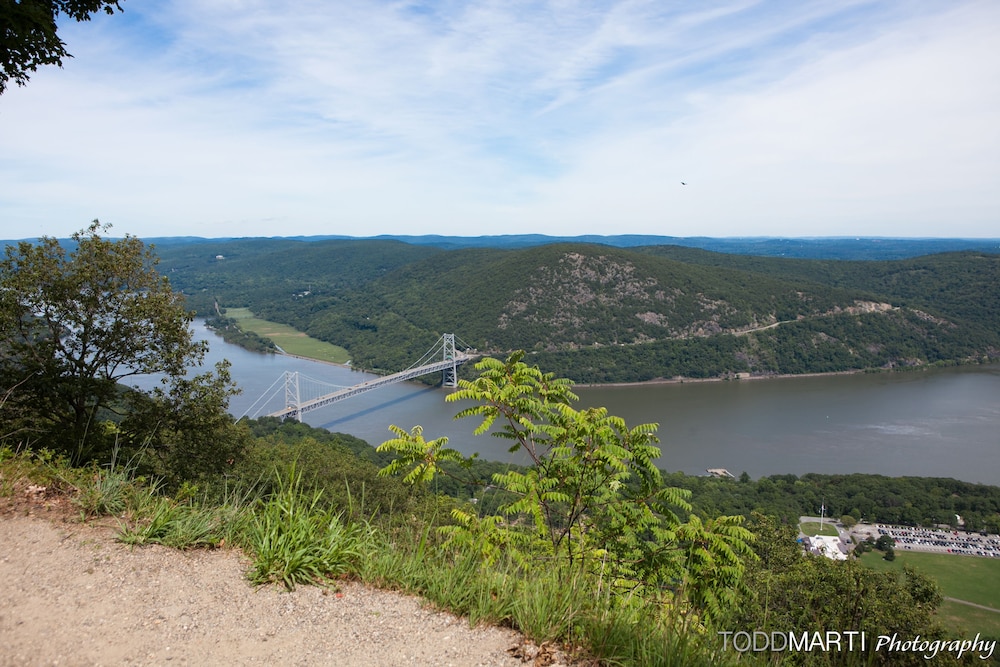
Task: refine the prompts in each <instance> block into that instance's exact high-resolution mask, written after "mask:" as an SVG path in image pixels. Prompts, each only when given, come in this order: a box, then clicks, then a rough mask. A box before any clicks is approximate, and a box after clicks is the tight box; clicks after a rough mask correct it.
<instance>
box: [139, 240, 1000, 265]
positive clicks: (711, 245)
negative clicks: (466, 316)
mask: <svg viewBox="0 0 1000 667" xmlns="http://www.w3.org/2000/svg"><path fill="white" fill-rule="evenodd" d="M144 240H146V241H148V242H151V243H155V244H157V245H159V246H168V245H171V246H172V245H177V244H187V243H196V244H200V245H204V244H212V243H218V242H230V241H236V240H238V239H231V238H224V239H204V238H198V237H191V236H184V237H166V238H149V239H144ZM271 240H275V241H280V240H292V241H305V242H315V241H330V240H340V241H347V240H351V241H358V240H376V241H400V242H403V243H406V244H409V245H417V246H431V247H434V248H440V249H444V250H455V249H459V248H506V249H517V248H529V247H532V246H539V245H550V244H552V243H597V244H600V245H609V246H614V247H616V248H636V247H640V246H680V247H685V248H700V249H702V250H711V251H713V252H720V253H725V254H735V255H758V256H762V257H797V258H806V259H868V260H877V259H902V258H906V257H917V256H919V255H930V254H935V253H941V252H957V251H962V250H972V251H976V252H985V253H1000V238H997V239H960V238H881V237H817V238H780V237H763V236H761V237H754V236H748V237H725V238H712V237H707V236H695V237H678V236H655V235H645V234H620V235H610V236H601V235H583V236H546V235H544V234H506V235H497V236H441V235H435V234H426V235H421V236H405V235H382V236H374V237H363V238H362V237H354V236H335V235H329V236H293V237H285V238H283V239H282V238H276V239H271Z"/></svg>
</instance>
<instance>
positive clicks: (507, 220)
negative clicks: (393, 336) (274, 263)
mask: <svg viewBox="0 0 1000 667" xmlns="http://www.w3.org/2000/svg"><path fill="white" fill-rule="evenodd" d="M123 6H124V7H125V10H126V14H125V16H124V17H123V16H115V17H108V18H104V17H101V18H99V19H98V20H95V21H94V22H92V23H87V24H81V25H79V26H77V25H72V26H68V31H67V35H69V37H70V39H68V40H67V41H68V42H69V47H70V50H71V51H72V52H73V53H74V54H75V55H76V58H75V59H74V60H71V61H69V62H68V63H67V66H66V67H65V69H63V70H54V69H49V70H44V71H40V72H39V73H37V74H36V75H35V76H34V77H33V78H32V81H31V82H30V83H29V85H28V87H26V88H24V89H13V90H10V91H8V92H7V93H6V94H5V95H4V96H3V97H0V145H2V146H4V150H3V152H2V153H0V236H3V237H9V236H32V235H37V234H40V233H45V234H56V235H64V234H68V233H70V232H72V231H74V230H76V229H79V228H81V227H83V226H84V225H85V224H86V222H87V221H89V220H90V219H91V218H94V217H100V218H101V219H102V220H104V221H108V222H112V223H114V225H115V228H114V231H115V232H117V233H124V232H131V233H137V234H140V235H169V234H198V235H203V236H213V235H291V234H319V233H344V234H357V235H368V234H378V233H457V234H479V233H505V232H510V233H516V232H526V231H531V232H538V231H541V232H548V233H553V234H557V233H559V234H561V233H664V234H674V235H694V234H699V235H715V236H722V235H755V234H784V235H825V234H829V235H834V234H837V235H839V234H861V233H871V234H887V235H890V234H891V235H906V236H925V235H947V236H956V235H967V236H1000V224H998V213H1000V193H998V192H997V191H996V188H995V187H993V185H992V184H993V183H995V181H996V178H997V176H998V171H1000V137H998V134H1000V131H998V129H997V128H996V123H995V120H994V118H995V110H996V109H997V108H1000V107H998V102H1000V71H998V70H1000V47H997V46H995V45H994V42H995V40H994V39H992V35H993V34H995V32H996V29H997V27H1000V7H998V6H996V5H994V4H993V3H989V2H967V3H951V4H948V5H940V4H938V3H916V2H906V3H902V2H901V3H898V4H895V3H890V4H886V3H874V4H869V3H867V2H861V1H859V2H855V3H852V4H844V3H838V4H836V5H831V4H830V3H792V4H788V5H778V4H776V3H757V2H745V3H742V4H739V5H735V4H732V3H718V4H708V3H705V4H699V5H697V6H696V7H697V9H695V10H689V9H688V5H686V4H684V3H663V2H617V3H607V4H606V5H600V6H597V5H590V6H589V7H590V8H589V9H587V10H584V9H581V8H580V6H579V5H578V4H577V3H568V2H553V3H548V4H546V3H532V2H476V3H465V2H455V3H433V4H428V5H426V6H425V5H420V4H419V3H379V2H368V1H364V2H362V1H360V0H359V1H357V2H343V3H326V2H320V1H319V0H314V1H304V2H301V3H297V4H296V5H295V6H294V8H292V9H289V8H287V7H286V6H284V5H277V4H275V3H268V2H263V1H261V2H239V1H235V0H231V1H225V0H211V1H209V0H199V2H197V3H196V2H193V0H174V1H172V2H161V3H156V4H153V3H149V2H142V1H141V0H129V2H127V3H124V5H123ZM682 180H683V181H686V182H688V183H689V185H687V186H681V185H680V181H682ZM20 230H24V231H23V233H22V232H21V231H20Z"/></svg>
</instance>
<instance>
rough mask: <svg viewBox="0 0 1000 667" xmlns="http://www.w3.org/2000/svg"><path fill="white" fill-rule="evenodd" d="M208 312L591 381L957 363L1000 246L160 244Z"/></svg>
mask: <svg viewBox="0 0 1000 667" xmlns="http://www.w3.org/2000/svg"><path fill="white" fill-rule="evenodd" d="M159 254H160V257H161V260H162V263H161V269H162V270H163V271H164V273H165V274H166V275H167V276H168V277H169V278H170V280H171V282H172V283H173V285H174V286H175V287H176V288H178V289H180V290H182V291H184V292H185V293H186V294H188V295H190V297H191V303H192V305H194V307H196V308H198V309H199V310H201V311H203V312H205V311H206V310H207V309H209V308H211V307H212V306H213V303H214V301H216V300H217V301H218V302H219V304H220V305H221V306H222V307H236V306H245V307H250V308H251V309H252V310H253V311H254V313H255V314H257V315H258V316H260V317H264V318H266V319H270V320H275V321H279V322H284V323H287V324H290V325H292V326H294V327H296V328H298V329H300V330H302V331H305V332H307V333H309V334H310V335H312V336H314V337H316V338H320V339H323V340H327V341H330V342H332V343H336V344H338V345H341V346H343V347H346V348H347V349H348V350H349V351H350V352H351V355H352V357H353V362H354V364H355V366H357V367H360V368H369V369H382V370H399V369H400V368H403V367H406V366H408V365H409V364H410V363H411V362H412V361H414V360H415V359H417V358H418V357H419V356H420V355H421V354H422V353H423V352H424V351H425V350H426V349H427V348H428V347H430V346H431V345H432V344H433V342H434V340H436V339H437V337H438V336H439V335H440V334H441V333H443V332H455V333H457V334H458V336H459V337H460V339H461V340H462V341H464V342H465V343H466V344H468V345H470V346H472V347H475V348H478V349H479V350H481V351H483V352H487V353H490V354H496V355H501V354H504V353H506V352H508V351H510V350H513V349H525V350H528V351H529V352H531V353H532V354H533V355H534V359H535V362H536V363H538V364H539V365H540V366H542V367H544V368H546V369H547V370H551V371H553V372H555V373H556V375H559V376H566V377H570V378H572V379H574V380H576V381H578V382H627V381H643V380H649V379H654V378H661V377H673V376H685V377H713V376H723V377H725V376H730V375H732V374H736V373H751V374H757V375H760V374H774V373H805V372H831V371H842V370H852V369H867V368H889V367H899V366H919V365H924V364H933V363H959V362H966V361H970V360H977V361H978V360H984V359H989V358H996V357H997V356H998V355H1000V334H998V331H1000V293H998V290H997V288H996V285H1000V255H995V254H984V253H978V252H963V253H947V254H939V255H931V256H925V257H917V258H911V259H905V260H893V261H841V260H796V259H784V258H767V257H753V256H741V255H729V254H720V253H714V252H708V251H704V250H698V249H692V248H682V247H678V246H650V247H636V248H618V247H612V246H608V245H599V244H586V243H553V244H547V245H536V246H531V247H527V248H518V249H498V248H483V247H471V248H459V249H454V250H445V249H441V248H437V247H433V246H430V245H412V244H407V243H402V242H399V241H390V240H340V239H335V240H328V241H311V242H305V241H295V240H289V239H277V240H262V239H258V240H234V241H217V242H213V243H208V242H205V243H197V244H179V245H165V246H162V247H160V248H159Z"/></svg>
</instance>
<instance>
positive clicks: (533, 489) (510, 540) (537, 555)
mask: <svg viewBox="0 0 1000 667" xmlns="http://www.w3.org/2000/svg"><path fill="white" fill-rule="evenodd" d="M523 357H524V353H523V352H515V353H514V354H512V355H511V356H510V357H509V358H508V359H507V360H506V361H499V360H497V359H492V358H485V359H482V360H481V361H479V362H478V363H477V364H476V370H478V371H479V377H478V378H476V379H474V380H471V381H469V380H461V381H459V388H458V390H457V391H455V392H454V393H452V394H450V395H449V396H448V397H447V399H446V400H448V401H453V402H455V401H471V402H472V403H473V405H471V406H470V407H467V408H464V409H462V410H461V411H460V412H459V413H458V414H457V415H456V418H467V417H475V418H478V419H479V420H480V423H479V425H478V426H477V427H476V429H475V434H476V435H482V434H486V433H489V434H490V435H492V436H494V437H498V438H503V439H505V440H507V441H509V442H510V451H511V452H520V453H521V454H522V455H526V456H527V457H528V458H529V459H530V461H531V465H530V466H528V467H526V468H522V469H518V470H515V469H511V470H508V471H507V472H503V473H497V474H494V475H493V479H492V487H493V488H492V489H489V490H488V491H486V490H484V492H497V491H501V492H503V497H504V498H506V499H507V500H506V501H505V502H503V503H501V504H500V505H499V508H498V510H497V514H494V515H486V516H480V515H479V514H477V513H476V512H475V511H474V509H456V510H454V511H453V518H454V519H455V524H454V525H451V526H447V527H445V528H443V530H444V531H445V532H446V533H447V534H448V537H449V540H448V542H449V543H451V544H457V545H462V546H465V547H470V548H475V549H478V550H479V551H480V553H481V555H482V557H483V561H484V563H490V562H493V561H495V560H496V559H498V558H501V557H509V558H512V559H513V560H515V561H516V562H517V563H519V564H520V565H521V566H522V567H523V568H525V569H526V570H529V571H530V570H531V569H533V568H546V569H547V570H550V571H556V572H559V573H560V575H561V576H562V577H564V579H565V581H567V582H581V581H586V582H587V585H591V586H594V587H595V590H596V591H598V592H604V591H614V592H617V593H626V592H627V593H629V594H630V595H635V594H636V593H639V594H641V595H643V596H644V597H649V596H653V597H657V598H659V599H672V600H674V602H675V605H674V606H676V602H678V601H679V598H682V599H684V601H685V602H686V603H687V604H688V605H690V606H693V607H695V608H697V609H698V610H699V611H700V612H701V613H702V615H705V616H717V615H719V614H721V613H722V611H723V607H724V606H725V602H727V601H729V600H732V599H734V596H733V595H732V594H731V591H732V590H733V589H734V588H738V587H739V586H740V585H741V580H740V579H741V576H742V573H743V571H744V567H743V563H744V562H745V559H748V558H753V553H752V551H751V549H750V548H749V546H748V543H749V542H750V541H751V540H752V538H753V535H752V534H751V533H750V532H749V531H748V530H747V529H746V528H743V527H742V526H741V525H740V524H741V523H742V517H719V518H718V519H716V520H713V521H707V522H702V521H700V520H698V518H697V517H696V516H690V518H688V519H687V520H682V518H681V515H680V514H678V513H681V514H683V515H688V514H689V513H690V512H691V506H690V504H689V503H688V498H689V496H690V492H689V491H687V490H684V489H678V488H673V487H667V486H665V485H664V483H663V480H662V477H661V475H660V471H659V470H658V469H657V468H656V466H655V465H654V461H655V460H656V458H657V457H658V456H659V455H660V449H659V447H658V446H657V443H658V442H659V440H658V438H657V437H656V430H657V425H656V424H640V425H638V426H634V427H632V428H628V427H627V426H626V424H625V421H624V420H623V419H621V418H620V417H615V416H612V415H609V414H608V412H607V409H605V408H586V409H583V410H577V409H575V408H574V407H572V403H573V402H574V401H576V400H578V397H577V396H576V395H575V394H574V393H573V392H572V391H571V387H572V382H571V381H570V380H567V379H562V378H555V377H554V376H553V375H552V374H551V373H543V372H541V371H540V370H539V369H538V368H537V367H534V366H528V365H527V364H525V363H524V362H523V361H522V360H523ZM391 428H392V431H393V433H395V434H396V436H397V437H396V438H394V439H391V440H388V441H386V442H384V443H382V444H381V445H380V446H379V447H378V449H379V451H382V452H393V453H395V454H396V458H395V459H394V460H393V461H392V463H390V464H389V465H388V466H386V467H385V468H384V469H382V471H381V472H380V474H382V475H392V474H401V475H403V476H404V480H406V481H407V482H409V483H414V484H417V483H425V482H428V481H430V480H431V479H433V477H434V476H435V475H436V474H438V473H444V474H447V473H446V472H445V471H444V470H443V469H442V468H441V467H440V464H441V463H442V462H444V461H456V462H463V461H468V460H471V459H467V458H466V457H464V456H463V455H462V454H461V453H459V452H457V451H456V450H454V449H450V448H448V447H446V446H445V445H446V444H447V438H438V439H434V440H426V439H425V438H424V436H423V431H422V429H421V427H419V426H416V427H414V428H413V429H411V430H410V431H406V430H404V429H402V428H399V427H397V426H393V427H391ZM453 468H454V466H452V467H451V469H453ZM706 602H707V603H708V604H705V603H706Z"/></svg>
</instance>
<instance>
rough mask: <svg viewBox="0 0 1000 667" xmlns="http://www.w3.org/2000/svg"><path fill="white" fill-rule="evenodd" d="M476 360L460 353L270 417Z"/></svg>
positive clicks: (283, 410) (294, 414)
mask: <svg viewBox="0 0 1000 667" xmlns="http://www.w3.org/2000/svg"><path fill="white" fill-rule="evenodd" d="M472 358H474V357H473V356H471V355H467V354H461V353H458V354H456V355H455V359H454V360H447V361H438V362H435V363H433V364H427V365H425V366H417V367H416V368H410V369H408V370H405V371H400V372H399V373H393V374H392V375H386V376H383V377H380V378H376V379H374V380H369V381H367V382H362V383H361V384H356V385H354V386H353V387H347V388H346V389H339V390H337V391H334V392H331V393H329V394H324V395H323V396H320V397H318V398H313V399H310V400H308V401H303V402H302V403H301V405H299V406H294V405H289V406H286V407H285V408H284V409H282V410H278V411H277V412H272V413H271V414H269V415H268V417H279V418H281V419H285V418H287V417H295V416H298V415H299V414H301V413H303V412H308V411H309V410H315V409H316V408H322V407H324V406H327V405H330V404H332V403H336V402H337V401H343V400H345V399H348V398H352V397H354V396H357V395H358V394H363V393H365V392H366V391H371V390H372V389H378V388H379V387H384V386H386V385H388V384H393V383H395V382H402V381H404V380H409V379H412V378H415V377H420V376H421V375H429V374H431V373H436V372H440V371H443V370H445V369H448V368H451V367H452V366H453V365H455V366H458V365H461V364H464V363H465V362H466V361H468V360H469V359H472Z"/></svg>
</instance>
